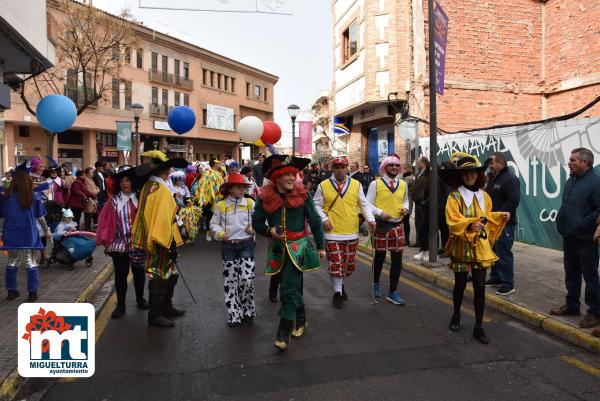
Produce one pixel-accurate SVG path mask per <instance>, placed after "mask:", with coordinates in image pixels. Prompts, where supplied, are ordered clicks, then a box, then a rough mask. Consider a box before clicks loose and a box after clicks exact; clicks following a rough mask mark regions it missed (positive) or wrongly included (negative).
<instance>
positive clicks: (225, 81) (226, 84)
mask: <svg viewBox="0 0 600 401" xmlns="http://www.w3.org/2000/svg"><path fill="white" fill-rule="evenodd" d="M223 89H224V90H226V91H229V77H228V76H226V75H224V76H223Z"/></svg>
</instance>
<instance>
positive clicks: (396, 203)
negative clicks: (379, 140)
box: [367, 155, 409, 305]
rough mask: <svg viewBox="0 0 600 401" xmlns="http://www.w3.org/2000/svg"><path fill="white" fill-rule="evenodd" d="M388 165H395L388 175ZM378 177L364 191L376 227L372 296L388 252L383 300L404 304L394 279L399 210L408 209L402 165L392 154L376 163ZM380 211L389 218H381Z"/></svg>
mask: <svg viewBox="0 0 600 401" xmlns="http://www.w3.org/2000/svg"><path fill="white" fill-rule="evenodd" d="M389 165H397V166H398V173H397V174H396V175H395V176H392V175H391V174H390V173H389V172H388V169H387V168H388V166H389ZM379 174H380V175H381V177H379V178H377V179H376V180H375V181H373V182H371V184H370V185H369V190H368V192H367V200H368V201H369V203H370V204H371V207H372V210H373V214H374V215H375V221H376V222H377V228H376V230H375V233H374V234H373V236H372V246H373V249H374V251H375V255H374V257H373V295H374V296H375V297H380V296H381V286H380V283H379V278H380V276H381V271H382V269H383V262H384V261H385V255H386V252H387V251H389V252H390V257H391V262H392V263H391V266H390V288H389V291H388V295H387V296H386V298H385V299H386V300H387V301H388V302H391V303H393V304H395V305H404V300H403V299H402V297H401V296H400V292H399V291H398V282H399V280H400V273H401V271H402V252H403V251H404V225H403V224H402V219H403V216H404V214H403V211H408V208H409V201H408V187H407V185H406V182H405V181H404V180H402V165H401V163H400V159H399V158H398V156H396V155H392V156H388V157H386V158H385V159H384V160H383V161H382V162H381V165H380V166H379ZM382 213H387V214H388V215H389V216H390V218H389V219H388V220H385V219H384V218H383V217H381V216H382Z"/></svg>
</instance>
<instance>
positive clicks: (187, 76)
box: [183, 63, 190, 79]
mask: <svg viewBox="0 0 600 401" xmlns="http://www.w3.org/2000/svg"><path fill="white" fill-rule="evenodd" d="M183 77H184V78H185V79H190V65H189V63H183Z"/></svg>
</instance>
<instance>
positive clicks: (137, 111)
mask: <svg viewBox="0 0 600 401" xmlns="http://www.w3.org/2000/svg"><path fill="white" fill-rule="evenodd" d="M131 110H132V111H133V119H134V120H135V157H136V161H137V163H136V164H137V165H139V164H140V161H141V160H140V116H141V115H142V112H143V111H144V106H142V105H141V104H139V103H134V104H132V105H131Z"/></svg>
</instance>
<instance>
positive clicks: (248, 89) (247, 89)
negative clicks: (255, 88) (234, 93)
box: [246, 82, 250, 97]
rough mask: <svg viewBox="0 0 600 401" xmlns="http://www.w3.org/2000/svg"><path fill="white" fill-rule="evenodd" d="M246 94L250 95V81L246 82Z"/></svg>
mask: <svg viewBox="0 0 600 401" xmlns="http://www.w3.org/2000/svg"><path fill="white" fill-rule="evenodd" d="M246 96H248V97H250V82H246Z"/></svg>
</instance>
